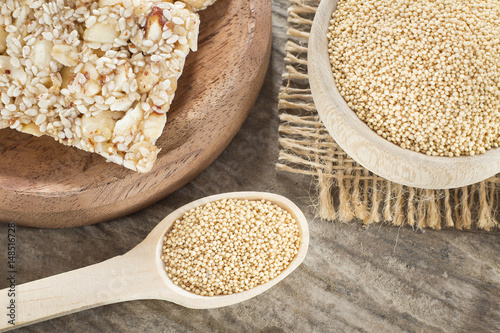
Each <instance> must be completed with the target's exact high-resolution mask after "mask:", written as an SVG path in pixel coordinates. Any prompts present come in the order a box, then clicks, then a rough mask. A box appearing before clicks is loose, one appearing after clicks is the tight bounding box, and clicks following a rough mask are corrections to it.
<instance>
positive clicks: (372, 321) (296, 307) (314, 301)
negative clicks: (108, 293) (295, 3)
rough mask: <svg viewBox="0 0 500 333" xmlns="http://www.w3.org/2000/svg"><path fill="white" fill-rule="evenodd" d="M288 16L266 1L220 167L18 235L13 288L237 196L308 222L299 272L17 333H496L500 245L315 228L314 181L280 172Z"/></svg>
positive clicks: (467, 236)
mask: <svg viewBox="0 0 500 333" xmlns="http://www.w3.org/2000/svg"><path fill="white" fill-rule="evenodd" d="M287 6H288V1H286V0H273V51H272V58H271V65H270V67H269V70H268V73H267V77H266V82H265V87H264V89H262V91H261V93H260V96H259V99H258V101H257V103H256V105H255V107H254V108H253V111H252V113H251V115H250V117H249V118H248V120H247V121H246V122H245V124H244V125H243V127H242V129H241V130H240V131H239V133H238V134H237V136H236V137H235V138H234V140H233V141H232V143H231V144H230V145H229V146H228V148H227V149H226V150H225V151H224V152H223V153H222V155H221V156H220V157H219V158H218V159H217V160H216V161H215V162H214V163H213V164H212V165H211V166H210V167H208V168H207V169H206V170H205V171H204V172H203V173H202V174H200V175H199V176H198V177H197V178H196V179H194V180H193V181H192V182H190V183H189V184H187V185H186V186H184V187H183V188H181V189H180V190H178V191H177V192H175V193H174V194H172V195H170V196H168V197H166V198H164V199H163V200H161V201H159V202H158V203H156V204H154V205H152V206H150V207H148V208H146V209H144V210H142V211H139V212H137V213H134V214H131V215H129V216H126V217H123V218H120V219H116V220H114V221H110V222H105V223H100V224H97V225H93V226H86V227H79V228H71V229H58V230H40V229H30V228H22V227H18V228H17V236H18V239H17V261H18V274H17V278H18V283H23V282H28V281H31V280H35V279H40V278H43V277H47V276H51V275H54V274H58V273H62V272H66V271H69V270H72V269H76V268H80V267H84V266H87V265H92V264H95V263H98V262H101V261H104V260H106V259H108V258H111V257H113V256H116V255H120V254H123V253H125V252H126V251H128V250H130V249H131V248H133V247H134V246H135V245H136V244H138V243H139V242H140V241H141V240H142V239H143V238H144V237H145V236H146V235H147V234H148V233H149V231H151V230H152V229H153V227H154V226H155V225H156V224H157V223H158V222H159V221H161V220H162V218H163V217H164V216H166V215H167V214H169V213H170V212H171V211H173V210H174V209H176V208H177V207H179V206H181V205H183V204H185V203H188V202H190V201H192V200H195V199H197V198H200V197H203V196H206V195H210V194H215V193H221V192H228V191H239V190H259V191H270V192H276V193H279V194H283V195H285V196H287V197H289V198H290V199H292V200H293V201H294V202H296V203H297V204H298V205H299V206H300V207H301V208H302V209H303V210H304V212H305V213H306V216H307V217H308V219H309V221H310V231H311V245H310V248H309V253H308V256H307V258H306V259H305V261H304V263H303V265H302V266H300V267H299V268H298V269H297V270H296V271H295V272H293V273H292V274H291V275H290V276H289V277H287V278H286V279H285V280H284V281H282V282H281V283H279V284H278V285H277V286H275V287H274V288H272V289H270V290H269V291H268V292H267V293H265V294H262V295H260V296H258V297H255V298H253V299H251V300H248V301H246V302H244V303H241V304H238V305H234V306H230V307H226V308H221V309H213V310H191V309H185V308H182V307H180V306H178V305H175V304H171V303H168V302H164V301H151V300H148V301H132V302H126V303H119V304H113V305H108V306H104V307H99V308H95V309H90V310H87V311H83V312H80V313H76V314H73V315H69V316H65V317H61V318H56V319H53V320H50V321H46V322H43V323H39V324H35V325H32V326H30V327H27V328H22V329H19V330H18V332H262V333H264V332H266V333H271V332H273V333H275V332H276V333H277V332H467V331H470V332H495V331H500V310H499V309H500V261H499V259H498V258H499V254H500V242H499V238H498V237H499V233H485V232H464V231H455V230H442V231H426V232H419V231H414V230H411V229H409V228H396V227H391V226H388V225H377V226H371V227H369V228H364V227H362V226H361V225H360V224H357V223H353V224H341V223H336V222H333V223H332V222H327V221H323V220H320V219H317V218H315V217H314V204H313V200H312V198H314V192H315V187H314V181H313V180H312V179H310V178H309V177H304V176H299V175H292V174H288V173H282V172H276V170H275V168H274V164H275V162H276V159H277V156H278V152H279V147H278V143H277V141H278V140H277V139H278V134H277V129H278V120H277V96H278V90H279V86H280V83H281V73H282V70H283V66H284V65H283V57H284V53H283V49H284V43H285V40H286V36H285V33H286V26H287V23H286V9H287ZM6 235H7V227H6V225H0V289H1V288H5V287H6V286H7V281H6V278H5V276H6V269H5V268H4V267H5V265H6V261H7V259H6V252H7V250H6V247H5V246H4V244H6ZM0 297H5V296H4V295H1V296H0ZM3 312H5V309H0V315H1V316H3V315H4V314H3Z"/></svg>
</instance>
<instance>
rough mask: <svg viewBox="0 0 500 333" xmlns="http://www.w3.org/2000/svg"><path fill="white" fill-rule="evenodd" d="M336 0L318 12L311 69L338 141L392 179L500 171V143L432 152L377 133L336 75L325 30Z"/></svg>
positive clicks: (455, 182)
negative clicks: (470, 152)
mask: <svg viewBox="0 0 500 333" xmlns="http://www.w3.org/2000/svg"><path fill="white" fill-rule="evenodd" d="M336 6H337V1H336V0H323V1H321V4H320V7H319V8H318V11H317V13H316V16H315V18H314V24H313V27H312V30H311V37H310V41H309V50H308V71H309V81H310V84H311V91H312V95H313V98H314V103H315V105H316V108H317V109H318V113H319V115H320V117H321V120H322V121H323V123H324V124H325V127H326V128H327V129H328V131H329V133H330V135H331V136H332V137H333V138H334V139H335V141H336V142H337V143H338V144H339V146H340V147H341V148H342V149H343V150H344V151H345V152H346V153H347V154H348V155H349V156H350V157H352V158H353V159H354V160H355V161H356V162H358V163H359V164H361V165H362V166H364V167H365V168H367V169H368V170H370V171H372V172H373V173H375V174H377V175H379V176H381V177H383V178H385V179H388V180H391V181H393V182H396V183H399V184H403V185H408V186H413V187H418V188H427V189H444V188H455V187H461V186H466V185H470V184H474V183H477V182H479V181H481V180H484V179H487V178H489V177H491V176H493V175H495V174H496V173H497V172H499V171H500V149H491V150H489V151H487V152H486V154H481V155H476V156H473V157H471V156H461V157H433V156H427V155H425V154H422V153H417V152H414V151H411V150H407V149H403V148H401V147H399V146H397V145H395V144H393V143H391V142H389V141H387V140H385V139H384V138H382V137H381V136H379V135H377V134H376V133H375V132H374V131H372V130H371V129H370V128H369V127H368V126H367V125H366V124H365V123H364V122H363V121H361V120H360V119H359V118H358V117H357V115H356V114H355V113H354V112H353V111H352V110H351V109H350V108H349V107H348V106H347V104H346V103H345V101H344V99H343V98H342V96H341V95H340V93H339V91H338V89H337V87H336V85H335V80H334V78H333V74H332V70H331V65H330V62H329V58H328V41H327V37H326V33H327V30H328V25H329V22H330V17H331V14H332V13H333V11H334V10H335V9H336Z"/></svg>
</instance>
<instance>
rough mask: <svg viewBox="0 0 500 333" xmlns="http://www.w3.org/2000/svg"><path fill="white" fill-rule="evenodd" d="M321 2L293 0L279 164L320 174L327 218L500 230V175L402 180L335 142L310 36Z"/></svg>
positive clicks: (319, 194) (320, 210) (319, 195)
mask: <svg viewBox="0 0 500 333" xmlns="http://www.w3.org/2000/svg"><path fill="white" fill-rule="evenodd" d="M319 2H320V1H319V0H290V3H291V4H290V7H289V9H288V21H289V29H288V41H287V43H286V47H285V52H286V56H285V72H284V73H283V85H282V87H281V90H280V96H279V111H280V127H279V133H280V135H279V142H280V145H281V150H280V155H279V160H278V163H277V165H276V167H277V169H278V170H284V171H288V172H293V173H301V174H307V175H311V176H314V177H315V179H316V180H317V190H318V191H317V207H318V215H319V216H320V217H321V218H324V219H327V220H339V221H342V222H349V221H353V220H359V221H362V223H365V224H371V223H376V222H384V221H385V222H387V223H391V224H393V225H395V226H402V225H410V226H412V227H414V228H419V229H424V228H432V229H441V228H443V227H455V228H458V229H484V230H493V229H497V228H498V223H497V217H496V202H497V200H498V199H497V198H498V194H499V193H498V191H497V189H496V183H497V182H499V181H500V176H499V175H497V176H495V177H492V178H490V179H488V180H485V181H482V182H480V183H478V184H474V185H471V186H467V187H462V188H457V189H451V190H424V189H417V188H412V187H407V186H402V185H399V184H395V183H392V182H390V181H387V180H385V179H382V178H380V177H377V175H375V174H373V173H371V172H369V171H368V170H366V169H365V168H363V167H362V166H360V165H359V164H357V163H356V162H354V160H353V159H351V158H350V157H349V156H347V154H346V153H345V152H344V151H342V149H341V148H340V147H339V146H338V145H337V144H336V143H335V141H333V139H332V138H331V137H330V135H329V134H328V131H327V130H326V128H325V127H324V125H323V124H322V122H321V120H320V118H319V116H318V113H317V112H316V109H315V106H314V103H313V99H312V95H311V90H310V87H309V82H308V78H307V43H308V37H309V31H310V29H311V25H312V21H313V18H314V13H315V12H316V9H317V7H318V5H319Z"/></svg>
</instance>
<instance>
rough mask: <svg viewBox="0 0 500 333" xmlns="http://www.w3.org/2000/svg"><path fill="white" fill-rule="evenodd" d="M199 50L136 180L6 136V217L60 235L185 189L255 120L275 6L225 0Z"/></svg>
mask: <svg viewBox="0 0 500 333" xmlns="http://www.w3.org/2000/svg"><path fill="white" fill-rule="evenodd" d="M200 17H201V22H202V23H201V27H200V39H199V48H198V52H196V53H191V54H190V55H189V56H188V58H187V61H186V66H185V69H184V73H183V74H182V77H181V79H180V81H179V86H178V89H177V93H176V97H175V99H174V103H173V105H172V108H171V110H170V112H169V113H168V116H167V117H168V120H167V124H166V126H165V129H164V132H163V135H162V136H161V137H160V138H159V139H158V141H157V145H158V146H159V147H161V149H162V150H161V152H160V154H159V155H158V160H157V161H156V164H155V167H154V168H153V170H152V171H151V172H149V173H147V174H138V173H135V172H133V171H130V170H128V169H125V168H123V167H121V166H118V165H115V164H112V163H107V162H106V161H105V160H104V159H103V158H102V157H100V156H98V155H94V154H90V153H86V152H83V151H81V150H79V149H76V148H72V147H65V146H63V145H60V144H59V143H57V142H56V141H54V140H53V139H52V138H50V137H41V138H36V137H32V136H29V135H26V134H22V133H18V132H16V131H14V130H10V129H6V130H0V156H1V158H0V220H1V221H3V222H16V223H18V224H19V225H24V226H32V227H44V228H56V227H70V226H79V225H85V224H92V223H97V222H101V221H105V220H109V219H113V218H116V217H119V216H123V215H125V214H128V213H131V212H134V211H137V210H139V209H141V208H143V207H145V206H147V205H149V204H151V203H153V202H155V201H157V200H159V199H160V198H162V197H165V196H166V195H168V194H170V193H172V192H173V191H175V190H177V189H178V188H180V187H181V186H183V185H184V184H186V183H187V182H189V181H190V180H191V179H193V178H194V177H195V176H196V175H198V174H199V173H200V172H201V171H202V170H203V169H205V168H206V167H207V166H208V165H209V164H210V163H211V162H212V161H213V160H214V159H215V158H216V157H217V156H218V155H219V154H220V153H221V152H222V150H223V149H224V148H225V147H226V146H227V145H228V144H229V142H230V141H231V139H232V138H233V137H234V135H235V134H236V132H237V131H238V130H239V128H240V127H241V125H242V124H243V122H244V120H245V119H246V117H247V116H248V113H249V112H250V110H251V108H252V106H253V104H254V102H255V100H256V98H257V95H258V92H259V90H260V87H261V86H262V83H263V82H264V76H265V72H266V69H267V65H268V63H269V54H270V46H271V44H270V42H271V2H270V1H269V0H218V2H216V4H215V5H214V6H212V7H210V8H208V9H207V10H205V11H203V12H201V13H200Z"/></svg>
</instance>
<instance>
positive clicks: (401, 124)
mask: <svg viewBox="0 0 500 333" xmlns="http://www.w3.org/2000/svg"><path fill="white" fill-rule="evenodd" d="M328 39H329V45H328V47H329V53H330V62H331V65H332V69H333V73H334V78H335V80H336V85H337V87H338V89H339V92H340V94H341V95H342V97H343V98H344V100H345V101H346V102H347V104H348V106H349V107H350V108H351V109H352V110H353V111H355V112H356V113H357V115H358V117H359V118H360V119H361V120H363V121H364V122H365V123H366V124H367V125H368V126H369V127H370V128H371V129H373V130H374V131H375V132H376V133H377V134H379V135H381V136H382V137H384V138H386V139H387V140H389V141H391V142H393V143H395V144H397V145H399V146H401V147H402V148H406V149H411V150H414V151H417V152H422V153H426V154H427V155H431V156H460V155H471V156H472V155H475V154H479V153H484V152H486V150H488V149H490V148H493V147H498V145H499V144H500V135H499V134H500V1H498V0H467V1H464V0H458V1H457V0H419V1H408V0H339V2H338V6H337V10H336V11H335V12H334V13H333V17H332V20H331V22H330V27H329V32H328Z"/></svg>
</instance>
